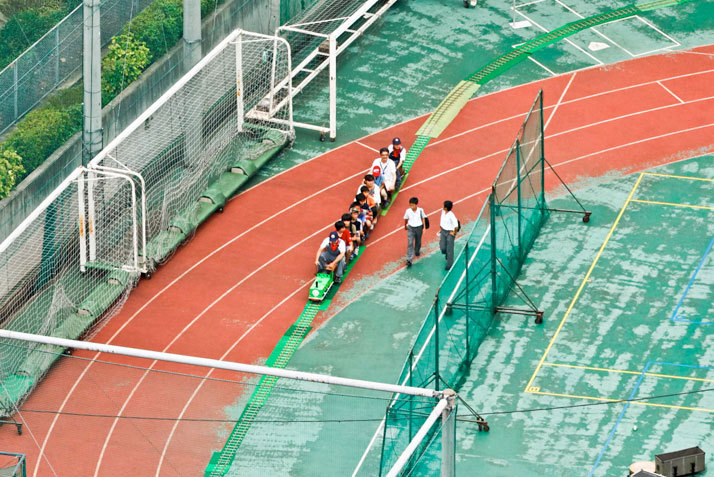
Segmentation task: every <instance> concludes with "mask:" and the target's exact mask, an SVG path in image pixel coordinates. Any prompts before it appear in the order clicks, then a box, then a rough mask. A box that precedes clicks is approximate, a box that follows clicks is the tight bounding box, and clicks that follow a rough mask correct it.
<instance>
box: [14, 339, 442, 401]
mask: <svg viewBox="0 0 714 477" xmlns="http://www.w3.org/2000/svg"><path fill="white" fill-rule="evenodd" d="M0 338H7V339H11V340H18V341H29V342H32V343H41V344H48V345H52V346H59V347H61V348H75V349H85V350H88V351H97V352H99V353H109V354H119V355H123V356H133V357H135V358H143V359H151V360H157V361H167V362H171V363H180V364H189V365H192V366H201V367H204V368H216V369H225V370H228V371H237V372H239V373H249V374H258V375H267V376H274V377H277V378H286V379H295V380H298V381H311V382H313V383H323V384H333V385H335V386H347V387H351V388H361V389H372V390H374V391H385V392H388V393H400V394H409V395H412V396H423V397H429V398H431V397H435V398H441V396H442V393H441V392H439V391H434V390H431V389H426V388H410V387H408V386H399V385H397V384H387V383H378V382H373V381H364V380H361V379H350V378H341V377H338V376H329V375H326V374H317V373H306V372H303V371H293V370H289V369H282V368H271V367H268V366H257V365H254V364H243V363H235V362H231V361H221V360H218V359H209V358H200V357H198V356H186V355H181V354H174V353H163V352H161V351H151V350H146V349H138V348H128V347H126V346H114V345H108V344H103V343H93V342H90V341H79V340H68V339H65V338H55V337H54V336H43V335H34V334H31V333H21V332H19V331H10V330H3V329H0Z"/></svg>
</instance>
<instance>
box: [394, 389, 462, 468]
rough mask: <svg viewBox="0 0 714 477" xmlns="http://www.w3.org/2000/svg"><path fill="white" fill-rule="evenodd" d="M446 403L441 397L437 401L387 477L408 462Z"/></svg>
mask: <svg viewBox="0 0 714 477" xmlns="http://www.w3.org/2000/svg"><path fill="white" fill-rule="evenodd" d="M448 404H449V403H448V401H447V400H446V399H442V400H440V401H439V402H438V404H437V405H436V407H434V410H433V411H431V414H429V417H427V418H426V421H424V424H422V426H421V427H420V428H419V431H417V433H416V436H414V439H412V440H411V442H409V445H408V446H407V448H406V449H404V452H402V455H400V456H399V458H398V459H397V461H396V462H395V463H394V466H392V468H391V469H390V470H389V473H388V474H387V477H397V476H398V475H399V473H400V472H401V471H402V469H404V467H405V466H406V465H407V463H408V462H409V459H411V457H412V455H413V454H414V452H415V451H416V449H417V447H418V446H419V444H421V443H422V441H423V440H424V438H425V437H426V434H427V433H428V432H429V430H430V429H431V427H432V426H433V425H434V423H435V422H436V421H437V419H439V418H440V417H441V415H442V414H441V413H442V411H443V410H444V408H445V407H446V406H448Z"/></svg>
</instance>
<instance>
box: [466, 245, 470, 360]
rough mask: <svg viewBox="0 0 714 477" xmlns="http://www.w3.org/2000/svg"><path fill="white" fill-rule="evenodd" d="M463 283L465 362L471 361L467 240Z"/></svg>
mask: <svg viewBox="0 0 714 477" xmlns="http://www.w3.org/2000/svg"><path fill="white" fill-rule="evenodd" d="M464 267H465V268H464V283H466V288H465V289H464V298H465V300H466V302H465V304H466V360H467V361H468V362H470V361H471V353H470V351H471V347H470V346H469V335H470V333H469V307H470V303H471V301H469V285H470V283H469V242H468V239H467V242H466V246H465V247H464Z"/></svg>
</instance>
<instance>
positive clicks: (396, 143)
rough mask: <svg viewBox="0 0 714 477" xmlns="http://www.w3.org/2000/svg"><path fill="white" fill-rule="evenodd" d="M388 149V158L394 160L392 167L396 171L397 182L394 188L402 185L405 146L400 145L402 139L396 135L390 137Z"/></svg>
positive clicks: (405, 155)
mask: <svg viewBox="0 0 714 477" xmlns="http://www.w3.org/2000/svg"><path fill="white" fill-rule="evenodd" d="M387 150H388V151H389V158H390V159H391V160H392V162H394V167H395V169H396V171H397V182H396V186H395V187H396V188H397V189H399V188H400V187H401V185H402V178H403V177H404V168H403V166H404V159H406V158H407V148H406V147H403V146H402V140H401V139H399V138H398V137H395V138H394V139H392V144H390V145H389V146H387Z"/></svg>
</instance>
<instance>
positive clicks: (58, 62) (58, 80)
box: [55, 25, 60, 87]
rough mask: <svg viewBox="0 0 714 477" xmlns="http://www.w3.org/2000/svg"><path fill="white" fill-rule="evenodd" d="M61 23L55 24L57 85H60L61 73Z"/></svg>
mask: <svg viewBox="0 0 714 477" xmlns="http://www.w3.org/2000/svg"><path fill="white" fill-rule="evenodd" d="M59 43H60V42H59V25H57V26H55V87H57V86H59V83H60V74H59V64H60V58H59Z"/></svg>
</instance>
